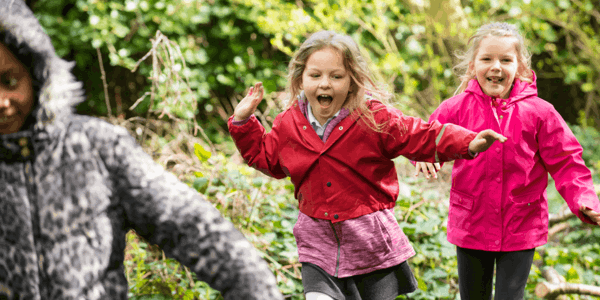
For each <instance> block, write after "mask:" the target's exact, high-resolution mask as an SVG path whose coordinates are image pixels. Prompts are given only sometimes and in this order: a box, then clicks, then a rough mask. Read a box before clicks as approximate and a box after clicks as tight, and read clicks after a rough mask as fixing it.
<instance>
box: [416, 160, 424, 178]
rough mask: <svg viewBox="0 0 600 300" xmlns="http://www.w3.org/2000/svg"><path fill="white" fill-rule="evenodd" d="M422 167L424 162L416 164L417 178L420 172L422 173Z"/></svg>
mask: <svg viewBox="0 0 600 300" xmlns="http://www.w3.org/2000/svg"><path fill="white" fill-rule="evenodd" d="M422 167H423V163H422V162H417V163H416V164H415V177H417V176H419V172H421V169H422Z"/></svg>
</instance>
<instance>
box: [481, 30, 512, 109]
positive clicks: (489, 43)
mask: <svg viewBox="0 0 600 300" xmlns="http://www.w3.org/2000/svg"><path fill="white" fill-rule="evenodd" d="M517 43H518V40H517V39H516V38H515V37H511V36H502V37H500V36H488V37H486V38H484V39H483V40H481V43H480V44H479V48H478V50H477V53H476V54H475V59H474V61H473V62H471V63H470V64H469V69H470V71H472V72H474V74H475V77H476V78H477V81H478V82H479V86H481V90H482V91H483V92H484V93H485V94H486V95H488V96H492V97H497V98H503V99H506V98H508V96H509V95H510V90H511V89H512V84H513V81H514V80H515V76H516V74H517V71H518V69H519V61H518V54H517V47H516V45H517Z"/></svg>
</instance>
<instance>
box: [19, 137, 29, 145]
mask: <svg viewBox="0 0 600 300" xmlns="http://www.w3.org/2000/svg"><path fill="white" fill-rule="evenodd" d="M19 146H21V147H25V146H27V138H26V137H22V138H20V139H19Z"/></svg>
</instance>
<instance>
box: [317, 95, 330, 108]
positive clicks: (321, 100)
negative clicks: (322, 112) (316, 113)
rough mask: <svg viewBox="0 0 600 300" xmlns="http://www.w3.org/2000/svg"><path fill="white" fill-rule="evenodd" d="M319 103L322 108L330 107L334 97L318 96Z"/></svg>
mask: <svg viewBox="0 0 600 300" xmlns="http://www.w3.org/2000/svg"><path fill="white" fill-rule="evenodd" d="M317 101H319V104H320V105H321V106H322V107H328V106H329V105H331V103H332V102H333V97H331V96H330V95H319V96H317Z"/></svg>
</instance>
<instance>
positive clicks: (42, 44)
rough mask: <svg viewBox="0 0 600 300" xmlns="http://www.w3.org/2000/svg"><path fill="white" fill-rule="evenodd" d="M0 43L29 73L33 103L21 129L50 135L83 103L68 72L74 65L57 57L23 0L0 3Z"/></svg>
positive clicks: (78, 87)
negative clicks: (28, 118) (32, 88)
mask: <svg viewBox="0 0 600 300" xmlns="http://www.w3.org/2000/svg"><path fill="white" fill-rule="evenodd" d="M0 7H1V8H2V9H0V42H2V43H3V44H4V45H6V46H7V47H8V48H9V49H10V50H11V52H13V54H14V55H15V56H16V57H17V58H18V59H19V60H20V61H21V62H22V63H23V65H25V67H26V68H27V69H28V70H29V72H30V74H31V77H32V79H33V82H34V91H35V100H34V101H35V104H34V108H33V110H32V112H31V116H30V118H32V120H31V119H30V120H28V122H27V123H26V124H25V125H24V128H21V131H23V130H31V129H33V130H34V131H38V132H39V131H46V132H48V133H50V134H51V135H52V133H53V132H54V131H55V130H54V129H55V128H54V127H55V126H57V125H58V124H57V122H64V120H65V118H68V116H69V115H71V114H72V113H73V108H74V106H75V105H76V104H78V103H80V102H82V101H83V100H84V97H83V96H84V94H83V90H82V84H81V83H80V82H78V81H77V80H76V79H75V77H74V76H73V75H72V73H71V69H72V67H73V65H74V64H73V63H70V62H66V61H65V60H63V59H61V58H60V57H58V56H57V55H56V52H55V50H54V47H53V46H52V42H51V41H50V37H49V36H48V35H47V34H46V33H45V32H44V29H43V28H42V26H41V25H40V23H39V22H38V20H37V18H36V17H35V16H34V15H33V13H32V11H31V10H30V9H29V7H27V5H26V4H25V3H24V2H23V1H22V0H0Z"/></svg>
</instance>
